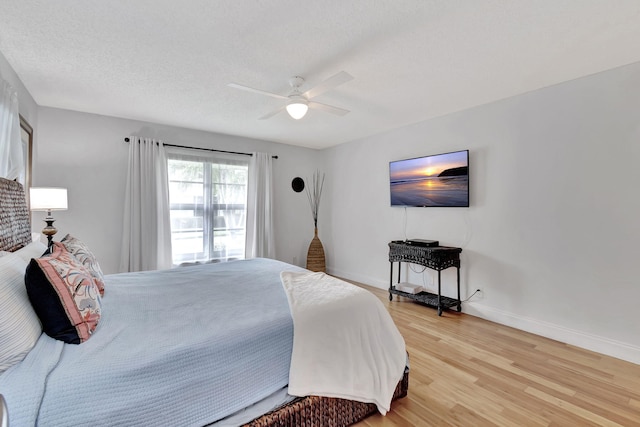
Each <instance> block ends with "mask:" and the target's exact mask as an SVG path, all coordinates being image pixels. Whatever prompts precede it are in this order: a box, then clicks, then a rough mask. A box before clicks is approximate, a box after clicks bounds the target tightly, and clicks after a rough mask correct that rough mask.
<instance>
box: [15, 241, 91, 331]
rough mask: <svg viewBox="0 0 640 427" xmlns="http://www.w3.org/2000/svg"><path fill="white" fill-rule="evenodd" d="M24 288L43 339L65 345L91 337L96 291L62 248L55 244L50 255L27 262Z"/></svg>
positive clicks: (77, 262)
mask: <svg viewBox="0 0 640 427" xmlns="http://www.w3.org/2000/svg"><path fill="white" fill-rule="evenodd" d="M25 285H26V287H27V294H28V295H29V300H30V301H31V305H32V306H33V308H34V310H35V312H36V314H37V315H38V317H39V318H40V321H41V322H42V329H43V330H44V332H45V333H46V334H47V335H49V336H50V337H52V338H55V339H58V340H61V341H64V342H66V343H69V344H80V343H82V342H85V341H86V340H88V339H89V338H90V337H91V334H93V332H94V331H95V329H96V327H97V326H98V322H99V321H100V314H101V305H102V304H101V299H100V291H99V290H98V286H97V285H96V283H95V280H94V279H93V277H92V276H91V274H90V273H89V272H88V271H87V270H86V269H85V268H84V267H83V266H82V264H80V262H79V261H78V260H77V259H76V258H74V257H73V255H71V254H70V253H69V252H67V250H66V249H65V248H64V245H62V244H61V243H57V242H56V243H54V245H53V247H52V253H51V254H49V255H45V256H42V257H40V258H38V259H32V260H31V262H30V263H29V266H28V267H27V271H26V274H25Z"/></svg>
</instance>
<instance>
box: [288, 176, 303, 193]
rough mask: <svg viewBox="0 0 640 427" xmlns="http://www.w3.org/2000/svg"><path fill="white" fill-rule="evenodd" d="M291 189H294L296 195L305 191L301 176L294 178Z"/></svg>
mask: <svg viewBox="0 0 640 427" xmlns="http://www.w3.org/2000/svg"><path fill="white" fill-rule="evenodd" d="M291 188H293V191H295V192H296V193H299V192H301V191H302V190H304V180H303V179H302V178H300V177H299V176H298V177H296V178H293V181H291Z"/></svg>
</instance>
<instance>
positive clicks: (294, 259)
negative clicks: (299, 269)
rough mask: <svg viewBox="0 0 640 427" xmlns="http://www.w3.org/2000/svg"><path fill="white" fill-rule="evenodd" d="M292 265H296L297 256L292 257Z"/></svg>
mask: <svg viewBox="0 0 640 427" xmlns="http://www.w3.org/2000/svg"><path fill="white" fill-rule="evenodd" d="M293 265H298V257H297V256H294V257H293Z"/></svg>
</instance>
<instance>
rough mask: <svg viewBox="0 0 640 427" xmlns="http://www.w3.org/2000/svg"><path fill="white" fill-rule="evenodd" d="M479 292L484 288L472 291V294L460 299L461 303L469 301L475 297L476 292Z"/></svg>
mask: <svg viewBox="0 0 640 427" xmlns="http://www.w3.org/2000/svg"><path fill="white" fill-rule="evenodd" d="M478 292H482V290H481V289H476V291H475V292H474V293H472V294H471V295H470V296H469V297H468V298H467V299H465V300H462V301H460V302H461V303H463V302H467V301H469V300H470V299H471V298H473V296H474V295H475V294H477V293H478Z"/></svg>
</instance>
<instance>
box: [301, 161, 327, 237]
mask: <svg viewBox="0 0 640 427" xmlns="http://www.w3.org/2000/svg"><path fill="white" fill-rule="evenodd" d="M312 181H313V182H312V185H311V186H309V185H307V186H306V187H305V190H306V191H307V198H308V199H309V206H310V207H311V215H312V216H313V225H314V227H316V228H318V210H319V209H320V197H321V196H322V188H323V187H324V173H323V174H322V176H321V175H320V171H318V170H316V172H315V174H314V175H313V178H312ZM309 187H311V189H309Z"/></svg>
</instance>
